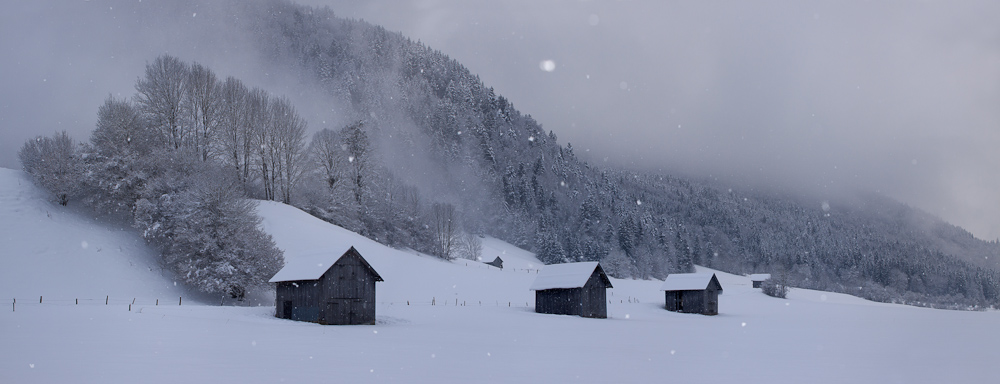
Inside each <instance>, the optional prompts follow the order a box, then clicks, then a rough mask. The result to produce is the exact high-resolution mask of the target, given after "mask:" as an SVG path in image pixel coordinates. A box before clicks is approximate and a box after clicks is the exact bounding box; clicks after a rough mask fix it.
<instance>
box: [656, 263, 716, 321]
mask: <svg viewBox="0 0 1000 384" xmlns="http://www.w3.org/2000/svg"><path fill="white" fill-rule="evenodd" d="M660 290H661V291H665V292H666V309H667V310H668V311H674V312H682V313H700V314H703V315H718V314H719V294H721V293H722V284H719V279H718V278H716V277H715V274H714V273H672V274H669V275H667V279H666V280H664V281H663V287H662V288H660Z"/></svg>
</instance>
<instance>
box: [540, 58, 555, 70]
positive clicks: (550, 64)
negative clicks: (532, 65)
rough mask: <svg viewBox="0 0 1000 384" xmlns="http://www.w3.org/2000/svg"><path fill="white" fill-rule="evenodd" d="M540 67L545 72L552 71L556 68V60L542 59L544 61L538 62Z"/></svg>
mask: <svg viewBox="0 0 1000 384" xmlns="http://www.w3.org/2000/svg"><path fill="white" fill-rule="evenodd" d="M538 67H539V68H541V69H542V70H543V71H545V72H552V71H555V70H556V62H555V61H552V60H542V62H541V63H539V64H538Z"/></svg>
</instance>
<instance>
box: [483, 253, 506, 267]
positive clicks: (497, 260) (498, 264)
mask: <svg viewBox="0 0 1000 384" xmlns="http://www.w3.org/2000/svg"><path fill="white" fill-rule="evenodd" d="M485 264H486V265H492V266H494V267H497V268H500V269H503V259H501V258H500V256H497V258H495V259H493V261H491V262H489V263H485Z"/></svg>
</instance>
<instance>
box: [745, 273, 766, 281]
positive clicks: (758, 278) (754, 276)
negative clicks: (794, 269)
mask: <svg viewBox="0 0 1000 384" xmlns="http://www.w3.org/2000/svg"><path fill="white" fill-rule="evenodd" d="M770 278H771V274H770V273H754V274H752V275H750V281H764V280H767V279H770Z"/></svg>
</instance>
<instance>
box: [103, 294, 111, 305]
mask: <svg viewBox="0 0 1000 384" xmlns="http://www.w3.org/2000/svg"><path fill="white" fill-rule="evenodd" d="M109 297H111V296H104V305H108V298H109Z"/></svg>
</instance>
